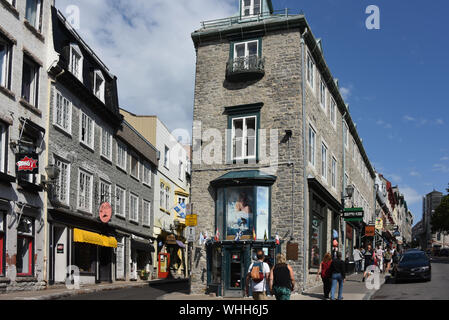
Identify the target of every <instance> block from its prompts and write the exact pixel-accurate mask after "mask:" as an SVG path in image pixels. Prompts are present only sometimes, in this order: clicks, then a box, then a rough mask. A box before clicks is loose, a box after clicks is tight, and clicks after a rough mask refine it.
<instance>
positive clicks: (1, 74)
mask: <svg viewBox="0 0 449 320" xmlns="http://www.w3.org/2000/svg"><path fill="white" fill-rule="evenodd" d="M0 43H2V44H3V45H4V46H5V48H6V54H5V61H4V63H3V69H2V70H0V78H1V82H0V86H2V87H4V88H6V89H10V87H11V83H10V80H9V78H10V77H9V75H10V74H11V65H10V61H11V51H12V50H11V49H12V45H11V44H10V43H9V42H8V41H6V40H4V39H3V38H2V37H0ZM11 80H12V77H11Z"/></svg>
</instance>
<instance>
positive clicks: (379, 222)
mask: <svg viewBox="0 0 449 320" xmlns="http://www.w3.org/2000/svg"><path fill="white" fill-rule="evenodd" d="M383 227H384V224H383V220H382V219H380V218H379V219H376V230H379V231H380V230H382V229H383Z"/></svg>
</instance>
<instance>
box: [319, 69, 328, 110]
mask: <svg viewBox="0 0 449 320" xmlns="http://www.w3.org/2000/svg"><path fill="white" fill-rule="evenodd" d="M322 88H323V90H324V102H322V101H321V89H322ZM319 90H320V92H319V98H320V99H319V100H320V106H321V110H322V111H324V113H326V111H327V104H326V98H327V94H326V91H327V88H326V84H325V83H324V80H323V76H320V88H319Z"/></svg>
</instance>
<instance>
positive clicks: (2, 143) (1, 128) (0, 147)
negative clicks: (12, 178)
mask: <svg viewBox="0 0 449 320" xmlns="http://www.w3.org/2000/svg"><path fill="white" fill-rule="evenodd" d="M7 132H8V126H7V125H6V124H4V123H3V122H0V172H2V173H6V172H7V171H8V170H6V167H7V161H6V159H7V152H8V144H7Z"/></svg>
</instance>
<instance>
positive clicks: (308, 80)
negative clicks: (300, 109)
mask: <svg viewBox="0 0 449 320" xmlns="http://www.w3.org/2000/svg"><path fill="white" fill-rule="evenodd" d="M307 57H308V59H306V65H307V66H306V67H307V69H306V71H307V73H306V82H307V83H308V84H309V87H310V89H312V93H313V95H316V93H315V69H316V64H315V60H313V57H312V55H311V54H310V52H309V51H307ZM309 59H310V60H309ZM309 61H310V62H311V63H312V72H311V78H312V79H309V77H308V76H307V75H308V74H309V70H310V64H309Z"/></svg>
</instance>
